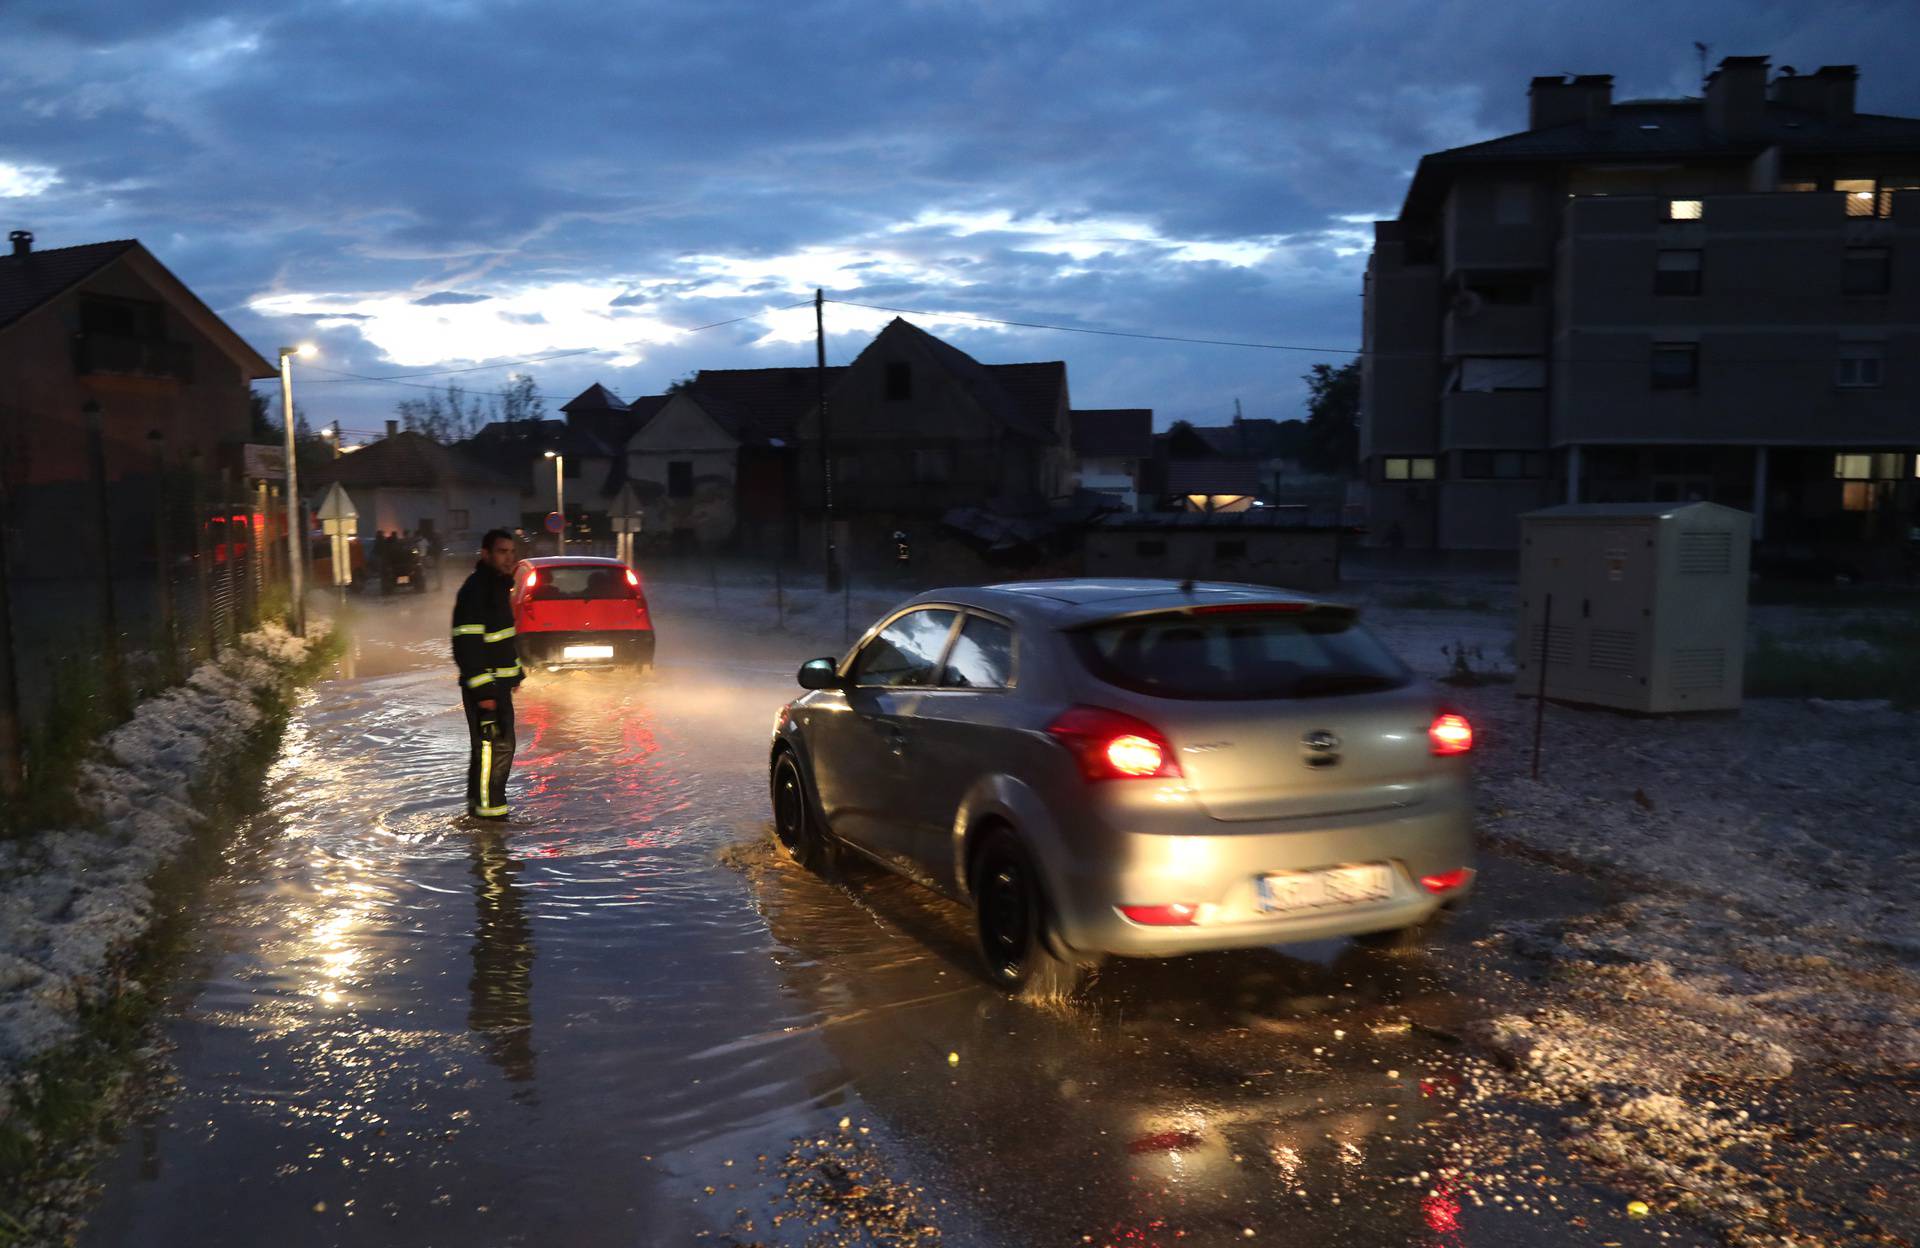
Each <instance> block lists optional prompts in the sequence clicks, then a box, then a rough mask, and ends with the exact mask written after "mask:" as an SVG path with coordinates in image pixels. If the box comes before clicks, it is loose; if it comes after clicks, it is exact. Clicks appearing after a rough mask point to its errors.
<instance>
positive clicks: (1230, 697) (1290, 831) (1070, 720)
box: [770, 580, 1474, 991]
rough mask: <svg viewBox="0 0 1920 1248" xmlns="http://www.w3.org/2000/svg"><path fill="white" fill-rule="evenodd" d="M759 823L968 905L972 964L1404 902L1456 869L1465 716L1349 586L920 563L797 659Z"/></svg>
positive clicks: (1059, 970)
mask: <svg viewBox="0 0 1920 1248" xmlns="http://www.w3.org/2000/svg"><path fill="white" fill-rule="evenodd" d="M800 683H801V685H802V686H804V687H806V688H807V689H808V690H810V692H808V693H806V694H805V695H803V696H802V697H800V698H799V699H798V700H796V701H794V702H792V703H790V704H788V705H787V706H786V707H784V708H782V710H781V712H780V714H779V717H778V720H777V723H776V726H775V729H774V735H773V747H772V755H771V759H770V765H771V775H772V796H773V807H774V834H775V836H776V838H777V839H778V841H779V843H780V845H781V846H782V847H783V848H784V849H785V850H786V852H787V853H789V854H790V855H792V856H793V857H794V858H795V859H797V860H798V861H800V862H802V863H805V864H807V865H810V866H811V865H818V864H819V863H820V862H821V861H822V860H823V859H824V858H825V857H826V855H827V854H828V853H829V852H830V851H831V850H833V849H835V848H837V847H840V846H845V847H850V848H851V849H853V850H855V851H858V852H859V853H860V854H862V855H864V856H866V857H869V858H872V859H874V860H875V861H877V862H879V863H881V864H883V865H884V866H887V867H889V868H891V869H893V870H895V871H898V872H900V873H902V874H904V875H906V876H908V877H910V878H912V879H914V880H917V881H919V882H921V883H923V884H925V885H927V886H928V887H930V888H933V889H936V890H938V891H939V892H941V893H944V894H947V895H948V896H950V897H952V898H954V899H956V900H958V901H961V902H963V903H965V904H968V905H970V906H971V907H972V908H973V911H974V915H975V919H976V922H977V925H978V930H979V940H980V948H981V953H982V955H983V956H984V958H985V961H986V964H987V970H988V974H989V977H990V978H991V979H993V980H994V981H996V982H997V983H999V984H1001V985H1002V986H1004V987H1007V988H1020V987H1022V986H1023V985H1030V986H1034V987H1037V988H1040V989H1041V990H1043V991H1055V990H1058V989H1059V988H1062V987H1066V986H1070V985H1071V983H1072V982H1073V980H1074V978H1075V977H1076V972H1077V970H1078V968H1080V967H1082V966H1085V965H1087V964H1090V963H1092V962H1095V961H1097V960H1098V959H1099V957H1100V956H1101V955H1105V954H1118V955H1128V956H1146V957H1153V956H1165V955H1172V954H1181V953H1192V952H1197V951H1201V950H1217V949H1237V948H1245V947H1252V946H1259V945H1271V944H1279V943H1285V942H1289V941H1299V940H1310V939H1316V938H1321V937H1331V936H1347V935H1366V934H1371V933H1389V932H1396V931H1400V930H1403V929H1407V928H1411V927H1416V926H1418V925H1419V924H1421V923H1423V922H1425V921H1426V920H1427V919H1429V918H1430V917H1431V916H1432V915H1433V913H1434V912H1435V910H1437V909H1438V908H1439V907H1441V906H1442V905H1446V904H1450V903H1453V902H1455V901H1458V900H1459V899H1461V898H1462V897H1464V896H1465V895H1466V893H1467V891H1468V890H1469V889H1470V888H1471V887H1472V882H1473V874H1474V871H1473V822H1472V804H1471V799H1470V794H1469V777H1468V754H1469V751H1470V750H1471V748H1472V744H1473V733H1472V728H1471V727H1470V726H1469V725H1468V723H1467V721H1466V719H1465V718H1463V717H1462V716H1460V715H1459V714H1457V713H1455V712H1453V711H1451V710H1449V709H1448V708H1447V707H1446V706H1445V705H1444V704H1443V703H1442V701H1441V699H1440V697H1439V695H1438V693H1437V692H1436V690H1435V689H1434V688H1432V687H1431V686H1430V685H1428V684H1427V683H1426V682H1425V681H1423V680H1420V679H1418V678H1417V677H1415V676H1414V675H1413V674H1412V673H1410V672H1409V671H1408V670H1407V669H1406V667H1405V666H1403V665H1402V664H1401V663H1400V662H1399V660H1397V659H1395V658H1394V657H1393V655H1392V654H1391V653H1389V652H1388V651H1387V649H1386V648H1385V647H1384V646H1382V645H1381V643H1380V642H1379V641H1378V640H1376V639H1375V638H1374V637H1373V636H1372V635H1371V634H1370V633H1368V632H1367V631H1366V630H1365V629H1364V628H1362V627H1361V626H1360V624H1359V622H1358V620H1357V618H1356V613H1355V612H1354V611H1353V610H1352V609H1350V608H1348V607H1344V606H1339V605H1336V604H1333V603H1328V602H1322V601H1318V600H1316V599H1312V598H1307V597H1302V596H1300V595H1296V594H1293V593H1290V592H1288V591H1285V590H1274V589H1270V588H1266V587H1261V586H1253V585H1230V584H1209V583H1199V584H1176V583H1174V582H1169V581H1129V580H1065V581H1035V582H1026V583H1018V584H1005V585H989V586H983V587H977V588H968V589H948V590H937V591H932V592H929V593H925V594H922V595H920V596H919V597H918V598H915V599H914V600H912V601H911V602H909V603H907V604H906V605H904V606H902V607H899V608H897V609H896V610H894V611H893V612H891V613H890V614H888V615H887V616H885V617H884V618H882V619H881V620H880V621H879V622H878V623H876V624H875V625H874V627H873V628H871V629H870V630H868V632H867V634H866V635H865V636H864V637H863V638H861V640H860V642H859V644H858V645H856V646H854V647H853V649H852V650H851V651H850V652H849V653H848V654H847V656H846V657H845V658H844V659H842V660H840V661H838V662H836V661H835V660H833V659H830V658H828V659H815V660H813V661H811V662H809V663H808V664H806V666H804V667H802V668H801V669H800Z"/></svg>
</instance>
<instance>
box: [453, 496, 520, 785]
mask: <svg viewBox="0 0 1920 1248" xmlns="http://www.w3.org/2000/svg"><path fill="white" fill-rule="evenodd" d="M515 558H516V557H515V551H514V542H513V534H511V533H509V532H507V531H506V530H505V529H489V530H487V535H486V536H485V537H483V538H481V539H480V559H479V561H478V562H477V563H475V564H474V567H473V575H472V576H469V577H468V578H467V579H466V583H465V584H463V585H461V586H460V592H459V593H458V594H457V595H455V597H454V600H453V661H454V663H455V664H456V665H457V666H458V667H459V669H460V704H461V706H462V707H463V708H464V709H465V710H466V714H467V744H468V752H467V813H468V814H470V815H472V816H473V817H474V818H476V819H490V820H502V819H505V818H506V817H507V776H508V773H510V772H511V771H512V770H513V746H514V741H513V691H514V688H515V687H516V686H518V685H519V683H520V678H521V676H522V674H523V673H522V671H521V668H520V650H519V647H518V646H517V645H516V644H515V642H514V639H513V602H512V599H511V597H510V591H511V590H512V588H513V565H514V563H515Z"/></svg>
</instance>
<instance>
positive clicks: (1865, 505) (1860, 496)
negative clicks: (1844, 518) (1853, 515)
mask: <svg viewBox="0 0 1920 1248" xmlns="http://www.w3.org/2000/svg"><path fill="white" fill-rule="evenodd" d="M1876 493H1877V491H1875V490H1874V488H1873V482H1871V481H1849V482H1847V483H1846V484H1845V485H1843V486H1841V487H1840V506H1841V509H1842V510H1845V511H1872V510H1873V504H1874V496H1875V494H1876Z"/></svg>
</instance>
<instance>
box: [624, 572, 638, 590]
mask: <svg viewBox="0 0 1920 1248" xmlns="http://www.w3.org/2000/svg"><path fill="white" fill-rule="evenodd" d="M627 584H629V585H631V586H633V587H634V588H635V589H639V588H640V574H639V573H637V572H635V571H634V570H633V569H632V568H628V569H627Z"/></svg>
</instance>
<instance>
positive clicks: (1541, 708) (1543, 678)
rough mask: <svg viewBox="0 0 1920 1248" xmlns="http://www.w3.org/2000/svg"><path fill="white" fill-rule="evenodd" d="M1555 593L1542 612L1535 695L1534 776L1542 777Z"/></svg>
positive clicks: (1536, 778)
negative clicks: (1541, 743)
mask: <svg viewBox="0 0 1920 1248" xmlns="http://www.w3.org/2000/svg"><path fill="white" fill-rule="evenodd" d="M1552 637H1553V595H1552V594H1548V595H1547V601H1546V604H1545V606H1544V607H1543V608H1542V610H1541V613H1540V684H1539V688H1538V689H1537V691H1536V692H1535V693H1534V697H1533V778H1534V779H1535V780H1538V779H1539V778H1540V738H1541V736H1542V734H1544V733H1545V732H1546V728H1547V653H1548V651H1549V650H1550V649H1551V648H1552V640H1551V639H1552Z"/></svg>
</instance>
